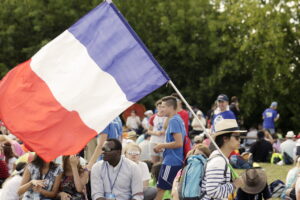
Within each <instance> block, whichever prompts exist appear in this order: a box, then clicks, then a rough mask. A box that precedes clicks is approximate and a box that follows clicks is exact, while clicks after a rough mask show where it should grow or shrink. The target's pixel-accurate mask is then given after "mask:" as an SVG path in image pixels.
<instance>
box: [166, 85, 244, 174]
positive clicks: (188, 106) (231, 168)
mask: <svg viewBox="0 0 300 200" xmlns="http://www.w3.org/2000/svg"><path fill="white" fill-rule="evenodd" d="M168 83H169V84H170V85H171V86H172V87H173V89H174V90H175V92H176V93H177V94H178V95H179V97H180V99H181V100H182V101H183V103H184V104H185V105H186V107H187V108H188V110H189V111H190V112H191V113H192V115H193V116H194V118H196V120H197V121H198V123H199V124H200V126H201V128H202V129H203V130H204V134H205V135H206V137H208V138H209V139H210V141H211V142H212V144H213V145H214V146H215V148H216V149H217V150H218V151H219V153H220V154H221V155H222V156H223V157H224V158H225V160H226V162H227V164H228V166H229V168H230V170H231V172H232V175H233V178H238V177H239V175H238V174H237V173H236V172H235V171H234V170H233V167H232V166H231V165H230V163H229V162H228V161H227V159H226V156H225V155H224V154H223V152H222V151H221V149H220V148H219V147H218V145H217V144H216V142H215V140H214V139H213V138H212V136H211V135H210V134H209V133H208V132H207V130H206V128H205V126H204V125H203V123H202V122H201V121H200V119H199V118H198V116H197V115H196V113H195V112H194V111H193V109H192V107H191V106H190V105H189V103H188V102H187V101H186V99H185V98H184V97H183V95H182V94H181V92H180V91H179V90H178V89H177V87H176V86H175V84H174V83H173V81H172V80H169V82H168ZM186 134H188V133H186Z"/></svg>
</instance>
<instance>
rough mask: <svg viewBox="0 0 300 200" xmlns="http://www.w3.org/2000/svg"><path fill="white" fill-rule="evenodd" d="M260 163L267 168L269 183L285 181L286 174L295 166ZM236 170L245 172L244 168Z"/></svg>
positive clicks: (239, 172)
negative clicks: (278, 180)
mask: <svg viewBox="0 0 300 200" xmlns="http://www.w3.org/2000/svg"><path fill="white" fill-rule="evenodd" d="M259 165H260V166H261V167H262V168H264V169H265V171H266V173H267V177H268V184H270V183H272V182H273V181H275V180H277V179H280V180H282V181H283V182H285V178H286V175H287V173H288V171H289V170H290V169H291V168H293V167H294V165H283V166H279V165H274V164H269V163H259ZM236 172H237V173H238V174H241V173H243V172H244V170H238V169H236Z"/></svg>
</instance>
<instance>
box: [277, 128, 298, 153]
mask: <svg viewBox="0 0 300 200" xmlns="http://www.w3.org/2000/svg"><path fill="white" fill-rule="evenodd" d="M285 138H286V141H284V142H283V143H281V145H280V149H281V153H282V154H283V153H284V152H285V153H287V154H288V155H289V156H290V157H291V158H293V159H295V156H296V155H295V148H296V142H295V141H294V139H295V134H294V132H293V131H288V132H287V133H286V136H285Z"/></svg>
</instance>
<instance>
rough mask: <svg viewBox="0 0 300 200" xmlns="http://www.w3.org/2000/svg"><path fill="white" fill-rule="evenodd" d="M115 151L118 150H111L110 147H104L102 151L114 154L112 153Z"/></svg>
mask: <svg viewBox="0 0 300 200" xmlns="http://www.w3.org/2000/svg"><path fill="white" fill-rule="evenodd" d="M114 150H116V149H111V148H109V147H107V146H104V147H102V151H103V152H112V151H114Z"/></svg>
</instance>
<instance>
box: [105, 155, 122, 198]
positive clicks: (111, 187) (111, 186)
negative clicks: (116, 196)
mask: <svg viewBox="0 0 300 200" xmlns="http://www.w3.org/2000/svg"><path fill="white" fill-rule="evenodd" d="M122 164H123V159H122V161H121V166H120V168H119V171H118V173H117V175H116V178H115V180H114V182H113V184H111V180H110V175H109V170H108V166H107V165H108V164H107V163H106V165H105V166H106V171H107V176H108V180H109V185H110V193H112V191H113V189H114V186H115V183H116V180H117V179H118V176H119V173H120V171H121V168H122Z"/></svg>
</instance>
